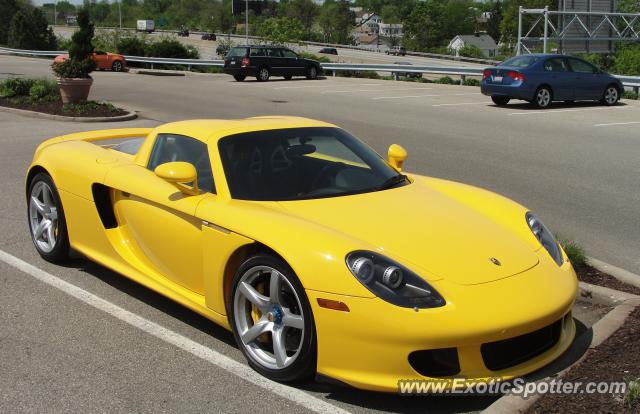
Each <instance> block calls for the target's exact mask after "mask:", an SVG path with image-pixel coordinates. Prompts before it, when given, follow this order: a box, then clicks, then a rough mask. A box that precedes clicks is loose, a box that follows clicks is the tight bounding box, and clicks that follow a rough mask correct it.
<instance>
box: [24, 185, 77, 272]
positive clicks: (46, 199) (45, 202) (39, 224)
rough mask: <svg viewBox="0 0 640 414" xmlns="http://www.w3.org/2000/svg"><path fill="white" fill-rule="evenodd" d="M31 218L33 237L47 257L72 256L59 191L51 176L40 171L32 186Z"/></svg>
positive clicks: (30, 198) (57, 260)
mask: <svg viewBox="0 0 640 414" xmlns="http://www.w3.org/2000/svg"><path fill="white" fill-rule="evenodd" d="M28 196H29V201H28V206H29V207H28V210H27V214H28V219H29V230H31V239H32V240H33V244H34V245H35V247H36V250H37V251H38V253H39V254H40V256H42V258H43V259H45V260H47V261H50V262H61V261H63V260H65V259H68V258H69V236H68V233H67V222H66V220H65V218H64V210H63V209H62V203H61V202H60V196H59V194H58V190H57V189H56V186H55V184H54V183H53V180H52V179H51V177H50V176H49V175H48V174H46V173H38V174H37V175H36V176H35V177H34V178H33V180H32V181H31V184H30V185H29V193H28Z"/></svg>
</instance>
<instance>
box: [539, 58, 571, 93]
mask: <svg viewBox="0 0 640 414" xmlns="http://www.w3.org/2000/svg"><path fill="white" fill-rule="evenodd" d="M543 68H544V73H545V75H544V76H543V78H542V83H548V84H549V85H550V86H551V89H552V91H553V99H554V100H557V101H562V100H572V99H575V98H574V95H573V73H572V72H571V70H570V69H569V64H568V63H567V60H566V59H565V58H562V57H552V58H549V59H547V60H546V61H545V62H544V64H543Z"/></svg>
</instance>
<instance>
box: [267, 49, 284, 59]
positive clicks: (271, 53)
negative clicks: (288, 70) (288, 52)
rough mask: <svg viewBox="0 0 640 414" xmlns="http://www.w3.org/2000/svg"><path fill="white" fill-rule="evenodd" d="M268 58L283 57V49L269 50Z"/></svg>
mask: <svg viewBox="0 0 640 414" xmlns="http://www.w3.org/2000/svg"><path fill="white" fill-rule="evenodd" d="M267 56H269V57H282V50H281V49H275V48H274V49H267Z"/></svg>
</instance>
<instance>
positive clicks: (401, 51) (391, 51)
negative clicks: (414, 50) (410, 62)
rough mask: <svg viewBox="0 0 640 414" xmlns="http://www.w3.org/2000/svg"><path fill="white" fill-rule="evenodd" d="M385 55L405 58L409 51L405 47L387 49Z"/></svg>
mask: <svg viewBox="0 0 640 414" xmlns="http://www.w3.org/2000/svg"><path fill="white" fill-rule="evenodd" d="M385 53H386V54H387V55H393V56H404V55H406V54H407V49H405V48H404V46H394V47H392V48H391V49H387V51H386V52H385Z"/></svg>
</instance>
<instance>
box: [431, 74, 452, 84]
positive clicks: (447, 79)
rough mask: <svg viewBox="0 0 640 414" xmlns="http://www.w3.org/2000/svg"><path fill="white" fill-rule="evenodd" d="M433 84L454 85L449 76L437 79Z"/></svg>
mask: <svg viewBox="0 0 640 414" xmlns="http://www.w3.org/2000/svg"><path fill="white" fill-rule="evenodd" d="M433 82H434V83H439V84H442V85H453V84H454V83H456V82H455V81H454V80H453V79H451V77H449V76H443V77H441V78H439V79H436V80H435V81H433Z"/></svg>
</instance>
